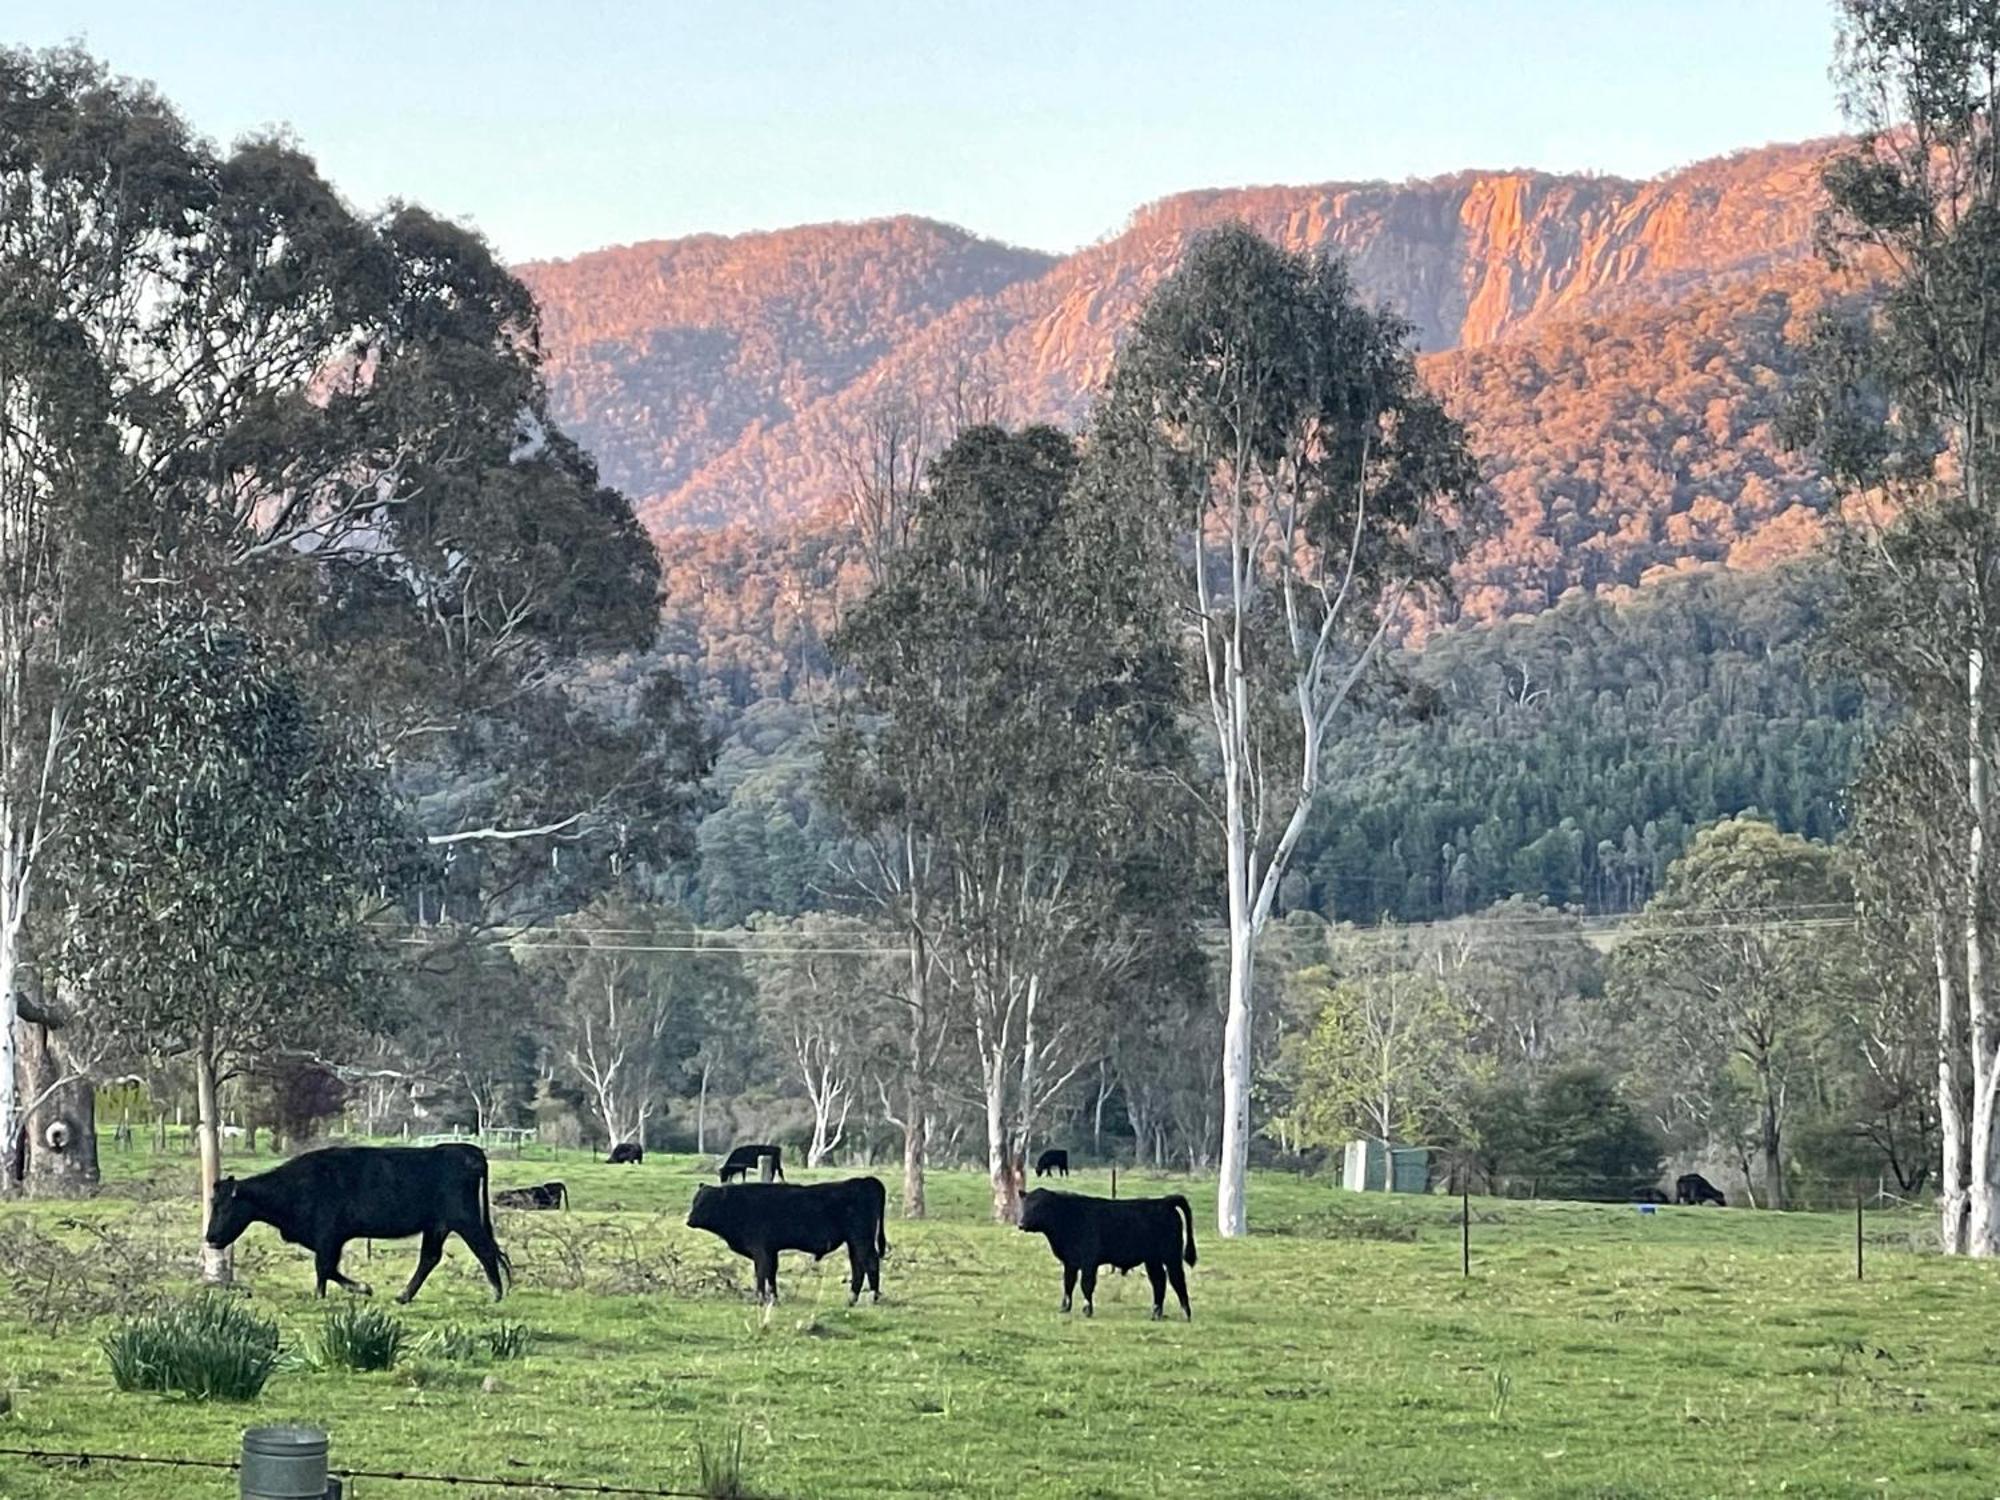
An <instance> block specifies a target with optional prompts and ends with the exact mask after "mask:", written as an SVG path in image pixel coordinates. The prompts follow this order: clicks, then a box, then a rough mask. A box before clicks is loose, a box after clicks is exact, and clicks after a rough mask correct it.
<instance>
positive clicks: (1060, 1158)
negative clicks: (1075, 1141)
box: [1035, 1147, 1069, 1177]
mask: <svg viewBox="0 0 2000 1500" xmlns="http://www.w3.org/2000/svg"><path fill="white" fill-rule="evenodd" d="M1051 1172H1056V1173H1059V1174H1060V1175H1062V1176H1064V1177H1067V1176H1069V1153H1068V1152H1067V1151H1058V1150H1056V1149H1055V1148H1054V1147H1050V1148H1049V1149H1048V1150H1047V1151H1044V1152H1043V1153H1042V1154H1041V1155H1040V1156H1038V1157H1036V1158H1035V1175H1036V1176H1037V1177H1046V1176H1048V1175H1049V1173H1051Z"/></svg>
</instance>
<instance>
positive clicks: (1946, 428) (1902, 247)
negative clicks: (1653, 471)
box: [1791, 0, 2000, 1257]
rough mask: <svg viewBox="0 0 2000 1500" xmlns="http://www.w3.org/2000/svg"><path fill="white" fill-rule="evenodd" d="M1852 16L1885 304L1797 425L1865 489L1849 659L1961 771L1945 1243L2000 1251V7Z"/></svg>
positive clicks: (1867, 280) (1833, 190) (1946, 830)
mask: <svg viewBox="0 0 2000 1500" xmlns="http://www.w3.org/2000/svg"><path fill="white" fill-rule="evenodd" d="M1837 16H1838V24H1839V44H1838V52H1837V55H1836V63H1835V75H1836V79H1837V81H1838V83H1839V85H1840V89H1841V97H1842V103H1843V106H1844V107H1845V109H1846V111H1847V113H1848V116H1849V119H1850V121H1851V122H1852V124H1853V125H1854V127H1855V129H1856V132H1857V134H1856V139H1855V141H1854V143H1853V145H1852V146H1851V147H1849V148H1848V149H1846V150H1844V151H1842V152H1841V153H1839V154H1838V155H1837V156H1836V157H1835V159H1834V160H1833V162H1832V163H1831V164H1830V165H1829V167H1828V168H1827V170H1826V173H1825V185H1826V189H1827V196H1828V200H1829V210H1828V213H1827V215H1826V219H1825V223H1824V234H1823V240H1824V243H1825V245H1826V248H1827V251H1828V255H1829V258H1830V260H1831V261H1832V263H1833V264H1834V266H1835V268H1836V269H1838V270H1841V271H1844V272H1851V273H1853V275H1852V281H1853V283H1854V284H1855V285H1857V286H1858V287H1861V288H1864V289H1867V288H1872V289H1873V292H1872V294H1871V295H1867V296H1863V297H1858V298H1856V299H1854V305H1853V306H1852V307H1851V308H1849V309H1848V310H1846V311H1845V312H1842V313H1839V314H1837V315H1836V316H1832V317H1829V318H1828V319H1826V320H1825V322H1824V324H1823V327H1822V329H1821V332H1820V337H1819V338H1818V339H1817V341H1816V347H1815V351H1814V353H1815V358H1814V360H1813V361H1812V364H1811V366H1810V367H1809V370H1808V378H1807V380H1806V381H1805V382H1804V384H1803V389H1802V391H1801V393H1800V395H1799V397H1798V399H1797V400H1796V402H1795V405H1794V409H1793V412H1792V414H1791V415H1792V421H1793V424H1794V432H1795V436H1799V437H1801V438H1802V439H1804V440H1805V441H1808V442H1810V443H1812V444H1813V445H1814V446H1815V447H1817V449H1818V450H1819V452H1820V453H1821V455H1822V456H1823V457H1824V458H1825V460H1826V461H1827V463H1828V466H1829V468H1830V469H1831V470H1832V471H1833V472H1834V473H1835V475H1836V476H1837V477H1839V478H1840V479H1842V480H1844V481H1845V482H1846V483H1847V484H1848V486H1849V487H1850V489H1851V490H1852V491H1853V499H1852V503H1851V504H1850V505H1849V506H1848V512H1847V513H1848V520H1849V524H1848V525H1847V526H1846V527H1845V528H1844V529H1843V530H1842V532H1841V533H1840V535H1839V537H1838V541H1837V545H1838V551H1837V557H1838V562H1839V566H1840V574H1841V577H1842V579H1843V583H1844V590H1843V597H1842V600H1841V608H1840V611H1839V613H1838V615H1837V617H1836V621H1835V624H1834V638H1835V648H1836V651H1837V653H1838V654H1839V656H1840V657H1841V659H1842V661H1843V663H1844V664H1845V665H1848V666H1850V667H1852V668H1853V669H1855V670H1857V671H1859V672H1860V673H1862V674H1863V675H1864V676H1866V677H1867V678H1868V679H1870V680H1871V681H1872V682H1874V683H1875V684H1877V685H1878V686H1880V687H1882V688H1885V689H1886V690H1887V692H1888V694H1889V696H1891V697H1892V698H1893V699H1894V700H1895V701H1897V702H1898V703H1899V704H1900V705H1901V706H1902V707H1903V708H1904V709H1906V710H1908V711H1910V712H1911V713H1912V714H1913V718H1912V720H1911V722H1912V723H1913V724H1915V725H1918V726H1921V728H1922V731H1923V732H1924V733H1926V734H1927V735H1929V736H1930V737H1931V739H1932V744H1931V745H1930V746H1928V747H1927V748H1926V751H1925V754H1924V756H1923V757H1921V758H1923V759H1928V758H1929V757H1930V751H1931V750H1932V749H1943V751H1944V753H1946V754H1949V755H1950V756H1951V757H1952V758H1953V759H1955V760H1956V761H1957V762H1958V765H1959V767H1960V770H1959V771H1958V773H1957V774H1956V775H1954V776H1952V777H1950V778H1949V779H1948V780H1944V781H1942V782H1941V783H1940V784H1938V785H1937V786H1936V787H1935V791H1934V793H1933V795H1932V796H1931V797H1929V798H1928V799H1926V800H1925V801H1924V802H1923V803H1921V804H1916V805H1913V806H1912V815H1913V816H1914V817H1915V818H1917V819H1918V820H1920V821H1922V822H1923V823H1925V824H1927V825H1929V827H1930V829H1931V833H1932V840H1933V841H1934V842H1935V843H1936V844H1937V845H1940V846H1942V847H1943V848H1945V849H1948V850H1949V854H1948V855H1947V856H1946V858H1947V867H1948V868H1949V870H1950V872H1951V874H1952V876H1953V877H1954V878H1955V880H1956V883H1957V886H1958V894H1957V897H1956V899H1955V900H1953V901H1952V902H1951V903H1949V909H1947V907H1946V906H1945V904H1943V903H1937V904H1936V909H1935V913H1934V921H1933V923H1932V927H1933V934H1932V939H1933V940H1932V943H1931V948H1932V962H1933V967H1934V968H1935V971H1936V980H1937V996H1938V1028H1937V1035H1938V1038H1939V1058H1938V1069H1937V1075H1938V1112H1939V1117H1940V1121H1941V1127H1942V1134H1943V1137H1944V1139H1943V1143H1942V1144H1943V1158H1944V1160H1943V1164H1942V1165H1943V1171H1942V1172H1941V1174H1940V1179H1941V1184H1942V1187H1943V1189H1944V1196H1945V1210H1944V1225H1943V1227H1944V1242H1945V1245H1946V1248H1947V1250H1953V1249H1959V1248H1962V1249H1963V1250H1964V1251H1965V1253H1969V1254H1971V1255H1974V1256H1982V1257H1990V1256H1994V1255H2000V1008H1996V1005H1995V997H1994V994H1993V976H1992V974H1991V972H1990V971H1991V966H1992V961H1993V954H1994V944H1995V936H1996V934H1995V932H1994V925H1995V917H1994V909H1995V908H1994V891H1993V881H1994V872H1993V868H1992V857H1991V851H1990V845H1991V841H1992V837H1993V831H1994V830H1993V807H1992V801H1993V795H1994V789H1993V778H1994V764H1995V760H1996V756H2000V743H1997V742H1996V733H1995V731H1996V725H2000V716H1996V714H1995V705H1994V702H1993V697H1994V690H1993V682H1992V676H1993V671H1994V659H1995V653H1996V650H2000V507H1997V506H1996V494H2000V492H1997V491H1996V488H1995V486H1996V482H1997V481H2000V290H1996V288H2000V136H1996V131H1995V125H1996V106H2000V6H1995V5H1993V4H1991V3H1986V0H1842V3H1841V4H1840V5H1839V7H1838V11H1837ZM1939 921H1950V922H1951V924H1952V926H1953V928H1954V930H1952V931H1949V932H1946V931H1944V930H1942V928H1940V927H1939V926H1938V925H1937V924H1938V922H1939ZM1959 1016H1962V1017H1963V1025H1962V1029H1961V1026H1960V1024H1959V1022H1958V1020H1957V1017H1959ZM1961 1036H1962V1037H1963V1050H1962V1051H1961V1050H1960V1048H1961V1043H1960V1040H1959V1038H1960V1037H1961ZM1960 1080H1963V1088H1964V1092H1963V1093H1962V1094H1961V1092H1960V1089H1961V1082H1960ZM1961 1136H1962V1137H1963V1139H1962V1140H1961V1139H1960V1138H1961ZM1961 1147H1962V1154H1961ZM1961 1160H1962V1161H1963V1162H1964V1163H1965V1168H1964V1171H1965V1178H1964V1181H1963V1182H1962V1183H1961V1182H1959V1181H1957V1180H1956V1179H1957V1177H1958V1172H1957V1170H1956V1167H1955V1164H1956V1163H1958V1162H1959V1161H1961ZM1961 1192H1962V1194H1963V1209H1962V1211H1961V1209H1960V1207H1959V1201H1960V1200H1959V1195H1960V1193H1961Z"/></svg>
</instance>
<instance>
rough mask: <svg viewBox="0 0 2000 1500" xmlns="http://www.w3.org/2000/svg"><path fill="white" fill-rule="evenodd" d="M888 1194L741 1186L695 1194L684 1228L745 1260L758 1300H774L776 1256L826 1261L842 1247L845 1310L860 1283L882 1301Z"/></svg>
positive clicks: (831, 1185)
mask: <svg viewBox="0 0 2000 1500" xmlns="http://www.w3.org/2000/svg"><path fill="white" fill-rule="evenodd" d="M888 1203H889V1198H888V1194H887V1193H885V1192H884V1191H883V1190H882V1182H881V1179H879V1178H875V1177H847V1178H843V1179H842V1180H841V1181H839V1182H816V1183H813V1184H811V1185H810V1186H807V1185H794V1184H789V1183H787V1184H780V1183H775V1182H747V1183H744V1184H742V1185H740V1186H738V1187H729V1188H720V1187H705V1186H704V1187H698V1188H696V1189H695V1190H694V1205H693V1207H691V1208H690V1209H689V1210H688V1218H687V1221H688V1228H690V1229H705V1230H707V1231H708V1232H709V1233H710V1234H712V1235H715V1236H716V1237H717V1238H718V1239H720V1240H721V1241H722V1242H723V1244H725V1245H727V1246H728V1247H729V1248H730V1249H732V1250H734V1251H735V1252H736V1253H737V1254H738V1255H744V1256H748V1257H749V1259H750V1264H751V1266H752V1267H753V1268H754V1269H755V1270H756V1273H757V1299H758V1300H759V1301H760V1302H776V1301H777V1300H778V1252H779V1251H780V1250H803V1251H805V1252H806V1254H808V1255H810V1256H811V1257H812V1258H813V1259H814V1260H824V1259H825V1258H826V1257H827V1255H829V1254H830V1253H831V1252H832V1251H833V1250H835V1249H837V1248H838V1247H839V1246H841V1245H843V1244H844V1245H846V1246H847V1270H848V1280H847V1305H848V1306H849V1307H852V1306H854V1304H855V1303H856V1302H859V1301H860V1300H861V1283H862V1282H863V1281H864V1280H865V1281H866V1282H867V1283H868V1287H869V1290H870V1291H872V1292H873V1293H874V1294H875V1300H876V1301H877V1302H880V1301H881V1300H882V1257H883V1256H884V1255H885V1254H887V1253H888V1249H889V1239H888V1235H887V1233H886V1231H885V1227H884V1226H885V1223H886V1221H887V1219H888V1212H889V1210H888Z"/></svg>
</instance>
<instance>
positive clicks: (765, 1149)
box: [721, 1146, 785, 1182]
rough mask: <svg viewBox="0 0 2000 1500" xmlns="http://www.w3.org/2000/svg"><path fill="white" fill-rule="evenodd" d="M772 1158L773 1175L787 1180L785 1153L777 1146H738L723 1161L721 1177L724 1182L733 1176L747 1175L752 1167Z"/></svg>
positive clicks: (780, 1179) (781, 1179) (779, 1179)
mask: <svg viewBox="0 0 2000 1500" xmlns="http://www.w3.org/2000/svg"><path fill="white" fill-rule="evenodd" d="M767 1156H768V1157H770V1158H771V1175H772V1176H774V1177H776V1178H777V1179H778V1181H780V1182H783V1181H784V1180H785V1155H784V1153H783V1152H782V1151H780V1150H779V1149H778V1148H777V1147H776V1146H738V1147H736V1148H735V1149H734V1150H732V1151H731V1152H730V1153H729V1155H728V1156H727V1157H725V1158H724V1159H723V1162H722V1172H721V1177H722V1180H723V1181H724V1182H727V1181H729V1179H730V1178H732V1177H746V1176H748V1175H749V1172H750V1169H751V1168H752V1167H755V1166H757V1165H758V1163H760V1162H761V1161H763V1159H764V1158H765V1157H767Z"/></svg>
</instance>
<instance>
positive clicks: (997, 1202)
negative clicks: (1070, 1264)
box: [980, 1055, 1021, 1224]
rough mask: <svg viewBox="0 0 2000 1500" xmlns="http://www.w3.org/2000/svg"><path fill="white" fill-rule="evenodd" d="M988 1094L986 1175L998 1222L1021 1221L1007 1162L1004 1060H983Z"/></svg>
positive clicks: (992, 1058)
mask: <svg viewBox="0 0 2000 1500" xmlns="http://www.w3.org/2000/svg"><path fill="white" fill-rule="evenodd" d="M980 1071H981V1072H982V1073H983V1074H984V1075H985V1076H984V1078H983V1079H982V1080H981V1081H982V1082H983V1083H984V1084H985V1091H986V1176H987V1180H988V1181H989V1182H990V1184H991V1185H992V1188H993V1218H994V1220H995V1222H996V1223H1001V1224H1018V1223H1020V1222H1021V1199H1020V1195H1019V1194H1018V1193H1017V1192H1016V1191H1015V1188H1014V1164H1013V1162H1011V1161H1009V1160H1008V1159H1007V1155H1008V1153H1007V1070H1006V1062H1005V1060H1004V1059H1002V1058H997V1057H992V1056H990V1055H989V1056H987V1057H984V1058H982V1059H981V1060H980Z"/></svg>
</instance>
